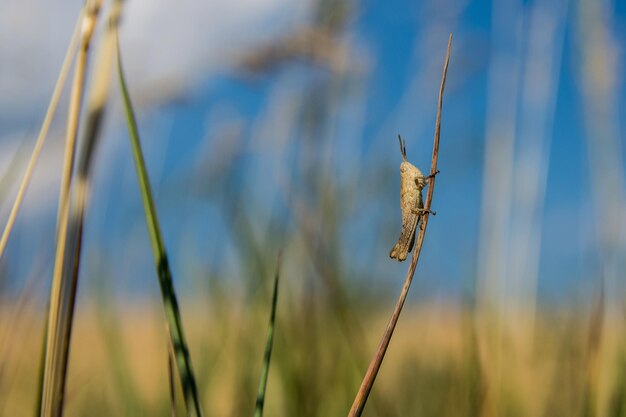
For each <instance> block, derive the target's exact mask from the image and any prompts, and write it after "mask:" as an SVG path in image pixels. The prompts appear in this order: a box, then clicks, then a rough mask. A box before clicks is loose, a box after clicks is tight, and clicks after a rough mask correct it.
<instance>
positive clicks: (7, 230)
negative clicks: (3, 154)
mask: <svg viewBox="0 0 626 417" xmlns="http://www.w3.org/2000/svg"><path fill="white" fill-rule="evenodd" d="M83 16H84V13H83V11H81V13H80V14H79V16H78V20H77V22H76V27H75V29H74V33H73V34H72V38H71V40H70V44H69V46H68V48H67V52H66V53H65V58H64V59H63V64H62V65H61V71H60V72H59V78H58V79H57V83H56V85H55V86H54V91H53V92H52V97H51V98H50V104H49V105H48V110H46V115H45V117H44V119H43V123H42V124H41V129H40V130H39V136H38V137H37V142H35V147H34V148H33V153H32V154H31V156H30V161H29V162H28V166H27V167H26V172H25V173H24V178H23V179H22V182H21V184H20V188H19V189H18V191H17V196H16V197H15V202H14V203H13V207H11V213H9V219H8V220H7V224H6V226H5V227H4V231H3V232H2V237H1V238H0V258H2V255H3V254H4V249H5V248H6V245H7V242H8V240H9V236H10V235H11V230H13V225H14V224H15V219H16V217H17V213H18V212H19V210H20V207H21V206H22V201H23V200H24V195H25V194H26V189H27V188H28V184H29V183H30V179H31V177H32V175H33V171H34V170H35V165H36V164H37V160H38V159H39V154H40V153H41V149H42V148H43V144H44V143H45V141H46V137H47V136H48V130H49V129H50V124H51V123H52V118H53V117H54V113H55V112H56V108H57V105H58V104H59V99H60V97H61V92H62V91H63V87H64V86H65V80H66V79H67V75H68V74H69V71H70V67H71V64H72V58H73V57H74V53H75V50H76V45H77V43H78V39H79V35H80V33H81V25H82V23H83Z"/></svg>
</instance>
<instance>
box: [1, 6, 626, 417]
mask: <svg viewBox="0 0 626 417" xmlns="http://www.w3.org/2000/svg"><path fill="white" fill-rule="evenodd" d="M17 3H18V2H13V3H9V4H8V6H7V10H8V12H7V13H6V14H5V13H0V19H5V20H3V22H4V24H0V27H5V28H11V27H13V26H12V25H11V24H10V22H9V21H7V20H6V19H9V18H10V17H11V16H13V17H15V16H21V15H22V13H23V14H24V15H26V16H28V17H33V15H29V14H28V13H25V12H24V10H27V9H28V7H29V6H28V5H29V4H30V5H31V6H30V7H33V10H34V16H35V17H36V18H37V19H38V20H39V19H42V20H44V21H45V19H44V17H42V15H45V13H43V11H44V10H45V7H46V6H45V5H43V4H39V3H37V2H36V1H35V0H33V1H32V2H31V3H28V2H26V3H23V4H22V3H20V4H22V5H20V6H18V5H17ZM211 3H212V2H210V3H208V4H209V6H207V7H208V9H207V10H212V9H211ZM68 4H70V5H71V4H72V3H68ZM192 4H193V3H192V2H183V3H182V4H181V6H180V8H179V9H178V10H177V11H171V15H172V16H171V21H170V20H168V17H170V16H168V13H166V12H161V14H159V13H157V11H158V10H159V9H162V10H168V8H169V6H167V5H164V4H162V3H154V5H146V4H144V3H141V2H139V3H137V2H133V1H130V2H128V9H127V10H128V14H126V15H124V20H123V22H122V29H121V34H120V42H121V48H122V51H126V49H125V45H128V48H129V49H128V50H129V52H126V53H125V54H124V56H125V64H127V65H128V69H129V71H128V83H129V89H130V91H131V95H133V97H137V109H136V111H137V113H138V116H139V120H138V122H139V128H140V131H141V136H142V141H143V145H144V147H145V152H146V160H147V165H148V171H149V174H150V178H151V181H152V184H153V187H154V190H155V197H156V205H157V208H158V210H159V217H160V218H161V220H162V223H163V224H162V226H163V233H164V236H165V240H166V244H167V247H168V249H169V252H170V253H169V254H170V256H171V264H172V270H173V271H174V276H175V277H176V280H177V281H176V285H177V290H178V295H179V302H180V304H181V309H182V317H183V322H184V324H185V326H186V333H187V338H188V343H189V346H190V350H191V356H192V358H193V362H194V368H195V372H196V378H197V382H198V388H199V391H200V396H201V398H202V405H203V408H204V411H205V414H206V415H208V416H241V415H250V414H252V412H253V410H254V402H255V396H256V391H257V384H258V379H259V373H260V369H261V359H262V355H263V348H264V345H265V336H266V335H265V332H266V326H267V317H268V315H269V311H270V310H269V309H270V301H271V288H272V277H273V267H274V260H275V257H276V253H277V252H278V250H279V249H280V248H282V249H283V264H284V266H283V270H282V271H283V272H282V274H281V290H280V291H281V296H280V300H279V305H278V311H277V314H278V317H277V324H276V333H275V340H274V352H273V356H272V364H271V368H270V372H269V380H268V394H267V398H266V400H265V414H266V415H268V416H278V415H284V416H305V417H306V416H334V415H343V414H345V413H346V412H347V410H348V409H349V407H350V404H351V403H352V399H353V398H354V395H355V393H356V390H357V389H358V386H359V383H360V380H361V378H362V376H363V374H364V373H365V370H366V368H367V364H368V363H369V360H370V358H371V355H372V354H373V352H374V350H375V347H376V345H377V342H378V338H379V337H380V335H381V334H382V331H383V329H384V325H385V322H386V320H387V316H388V314H389V312H390V311H391V303H392V301H393V299H394V297H395V295H396V293H397V292H398V291H399V288H400V285H401V277H402V276H403V272H404V269H405V268H406V266H407V265H405V264H397V263H395V262H391V261H390V260H388V258H387V253H388V251H389V248H390V247H391V245H392V244H393V242H394V239H395V238H397V234H398V233H399V230H400V229H399V228H400V211H399V207H398V190H399V177H398V173H397V166H398V164H399V162H400V158H399V155H398V152H397V143H396V142H395V141H396V134H397V133H398V132H400V133H402V135H403V137H405V138H406V139H407V150H408V154H409V160H411V161H412V162H413V163H415V164H416V165H417V166H418V167H420V168H422V170H423V171H424V169H425V168H426V167H427V162H428V159H427V158H428V157H429V155H430V152H431V149H430V143H431V138H432V130H433V128H434V115H435V110H436V90H437V88H438V82H439V77H440V70H441V64H442V62H443V55H444V53H445V45H446V42H447V37H448V33H449V32H454V33H455V46H454V48H453V50H452V58H451V63H450V72H449V83H448V87H447V91H446V97H445V99H444V112H443V122H442V138H441V154H440V155H441V156H440V169H441V170H442V173H441V174H440V176H439V177H438V183H437V190H436V192H435V196H434V209H435V210H436V211H437V212H438V216H437V217H435V218H433V219H431V222H430V227H429V232H428V234H427V236H426V242H425V249H424V253H423V255H422V258H423V261H422V262H421V263H420V264H419V265H418V269H417V273H416V281H415V282H414V287H413V289H412V291H411V294H410V296H409V298H410V302H409V304H408V305H407V309H406V310H405V312H404V314H403V316H402V317H401V319H400V322H399V327H398V329H397V330H396V334H395V337H394V339H393V340H392V343H391V346H390V349H389V351H388V354H387V357H386V359H385V362H384V364H383V367H382V369H381V372H380V374H379V376H378V379H377V383H376V384H375V386H374V389H373V392H372V394H371V397H370V400H369V402H368V405H367V407H366V410H365V413H364V414H365V415H367V416H546V417H547V416H611V417H612V416H616V417H617V416H624V415H626V374H625V370H626V367H625V365H626V357H625V354H626V351H625V347H626V344H625V343H624V342H625V340H624V336H625V334H624V310H623V296H624V285H623V277H624V272H623V271H624V270H625V269H624V267H625V266H626V265H624V264H625V262H624V259H625V257H624V248H625V244H624V243H625V240H626V229H625V220H626V218H625V216H624V213H626V210H625V208H626V207H625V201H626V199H625V198H624V191H625V187H624V179H625V177H626V174H625V171H624V167H623V159H624V157H625V154H624V152H625V148H624V146H623V144H624V139H623V131H624V123H623V120H624V118H623V115H624V110H623V108H624V107H623V103H624V98H625V96H626V95H625V89H624V86H623V77H622V75H621V73H622V72H623V67H624V59H623V50H624V39H625V37H624V36H623V35H624V29H623V28H624V27H625V26H624V22H625V21H626V20H625V17H626V10H625V8H624V6H623V5H622V4H621V3H620V2H615V3H611V2H595V1H592V0H576V1H573V0H572V1H566V0H550V1H546V2H544V1H531V2H521V1H493V2H465V1H458V0H450V1H446V2H437V1H432V2H425V3H423V4H419V5H413V4H409V2H403V1H397V2H393V3H392V4H387V3H386V2H384V1H374V0H372V1H363V2H356V1H338V2H330V1H324V0H320V1H310V2H306V3H303V6H302V8H303V9H304V11H298V12H297V13H296V12H295V11H293V10H291V9H288V8H287V10H288V12H286V13H285V12H284V13H282V14H281V13H278V12H277V13H275V14H272V13H269V15H268V16H269V18H268V17H267V16H266V17H265V19H266V20H264V21H263V22H262V23H261V24H259V25H258V27H257V28H256V32H252V35H248V36H250V37H253V38H254V37H255V36H256V37H258V39H256V41H254V42H252V41H247V42H244V41H241V40H237V39H233V40H232V42H233V45H236V46H237V47H235V46H233V47H232V48H231V49H229V48H228V47H227V46H229V45H230V43H229V41H230V39H229V38H228V36H225V39H226V40H223V39H221V38H219V36H217V37H216V38H215V39H220V41H223V42H224V44H225V46H224V47H223V48H222V49H219V48H218V49H217V51H218V52H217V53H215V54H216V55H215V56H217V59H218V60H220V59H223V60H225V61H227V62H228V64H227V65H225V66H223V67H220V69H219V71H215V70H213V71H208V70H207V75H204V76H199V75H198V72H201V70H202V69H207V68H213V67H212V66H211V64H207V63H203V61H202V59H197V60H196V61H194V65H196V66H197V68H195V69H194V71H190V72H189V73H188V72H185V68H187V67H184V66H181V65H179V66H176V65H174V70H175V71H174V72H169V73H168V72H166V73H158V72H155V71H156V70H155V68H151V66H152V65H154V66H157V65H163V63H160V64H159V63H158V62H155V61H153V60H152V59H150V50H149V49H146V50H145V51H143V50H142V49H140V48H137V46H136V45H135V46H134V44H133V42H135V43H136V44H138V45H141V43H138V41H137V39H143V40H144V42H146V43H148V44H155V43H156V45H157V47H156V49H157V50H159V47H160V48H162V49H163V51H168V49H167V47H168V42H164V41H161V43H158V42H157V41H156V40H157V39H159V38H158V36H159V34H158V33H156V32H151V31H150V29H151V28H154V26H156V27H161V28H163V32H165V33H166V34H168V35H170V36H171V34H172V33H180V34H185V33H186V32H187V31H189V32H190V33H191V34H193V35H195V36H197V35H198V32H197V30H196V29H193V30H192V29H191V25H190V27H189V28H186V27H185V26H184V25H182V26H180V25H179V26H175V25H174V22H176V21H180V20H181V19H179V20H176V18H177V17H180V16H179V15H177V14H176V13H177V12H180V13H182V12H185V11H187V12H188V13H196V14H198V13H197V12H198V9H196V8H195V7H199V6H192ZM236 4H237V5H238V6H239V7H241V8H245V7H246V6H250V5H248V4H246V3H245V2H241V4H239V3H236ZM270 5H273V7H275V8H276V9H280V8H281V7H283V6H284V7H286V6H285V5H284V4H283V3H281V2H275V3H271V4H270ZM73 6H75V9H76V10H73V9H72V8H71V7H70V6H66V10H67V11H68V17H67V18H66V21H71V20H72V19H74V18H75V16H76V14H77V13H78V8H79V7H80V4H79V2H74V4H73ZM170 6H171V5H170ZM213 6H214V7H215V10H216V12H215V13H217V15H218V17H219V13H218V12H219V11H220V10H222V9H220V8H219V7H218V5H213ZM268 7H270V6H268ZM38 8H39V9H38ZM200 10H204V9H200ZM237 12H239V11H238V10H236V13H237ZM291 12H293V13H294V16H295V15H297V17H293V18H290V17H289V13H291ZM142 13H143V14H142ZM241 13H242V14H243V13H244V11H243V10H242V11H241ZM2 15H4V17H2ZM286 15H287V16H286ZM146 16H147V17H146ZM159 16H160V19H161V20H159ZM182 16H185V15H184V13H183V14H182ZM134 18H136V19H134ZM142 19H143V20H142ZM151 19H152V20H151ZM203 19H206V20H207V21H209V20H210V17H209V14H208V13H207V14H206V16H204V17H203ZM224 19H225V20H226V21H227V22H230V21H231V20H229V19H226V18H224ZM272 19H276V20H275V21H276V22H277V23H276V26H280V29H276V28H274V29H272V23H273V22H274V20H272ZM38 20H37V21H38ZM183 21H184V20H183ZM146 22H148V23H150V22H152V26H151V25H150V24H148V23H146ZM154 22H156V23H154ZM168 22H169V23H171V25H172V26H169V25H166V23H168ZM248 23H249V24H250V27H254V24H253V23H251V22H248ZM207 25H208V23H207ZM33 26H34V29H33V30H34V32H35V33H36V35H37V36H38V37H41V38H45V37H46V33H47V32H46V31H47V30H50V29H49V28H47V27H46V26H39V27H37V26H36V25H33ZM236 29H237V32H245V31H246V29H248V27H244V26H238V27H236ZM63 30H65V29H63ZM125 30H126V32H125ZM142 30H145V33H143V32H142ZM231 30H232V29H231ZM6 31H7V33H8V34H9V35H10V36H12V37H5V39H11V41H10V42H9V43H10V44H11V45H13V47H14V48H16V49H19V48H20V47H22V48H23V47H24V45H21V44H20V38H19V37H18V36H17V33H18V32H10V31H9V29H6ZM70 31H71V25H69V24H68V27H67V31H66V33H67V34H68V36H69V33H70ZM137 33H139V35H137ZM267 33H269V35H268V34H267ZM230 34H232V32H228V34H227V35H230ZM68 39H69V38H68ZM125 39H127V40H128V42H127V44H125ZM174 39H175V38H174V37H173V36H172V37H171V38H170V39H169V41H170V42H172V43H174V49H183V48H190V49H191V50H192V51H194V53H196V54H197V53H202V52H203V48H204V47H206V48H208V49H210V48H213V46H211V43H212V42H213V43H218V42H219V41H218V40H215V39H214V38H212V37H211V36H208V37H207V38H200V39H196V38H193V37H191V38H187V39H186V41H187V43H176V42H174ZM183 39H185V38H183ZM179 40H180V39H179ZM201 41H205V42H204V44H203V42H201ZM64 42H67V39H66V40H64ZM198 44H200V46H197V45H198ZM242 45H243V46H242ZM26 46H28V45H26ZM152 47H153V48H155V46H154V45H153V46H152ZM133 48H135V49H133ZM11 50H12V49H11ZM6 51H7V49H6V47H5V49H2V48H1V47H0V52H6ZM142 51H143V52H142ZM9 52H10V51H9ZM45 52H46V53H43V54H40V55H41V57H43V58H46V59H47V61H44V62H47V63H50V62H55V63H56V62H59V63H60V60H61V58H62V53H59V54H58V56H56V55H55V58H54V59H51V58H50V55H53V52H52V51H45ZM170 52H171V50H170ZM142 54H143V55H142ZM25 55H27V53H25ZM19 57H20V59H15V56H14V55H11V53H8V52H7V53H6V55H2V57H0V60H2V62H7V63H10V64H11V65H7V67H8V66H15V67H16V68H18V69H20V68H22V69H23V66H24V65H25V64H24V62H31V63H32V62H37V61H28V60H27V59H26V58H22V55H19ZM5 58H6V59H5ZM213 59H215V57H214V58H213ZM171 60H172V61H174V63H175V64H181V62H185V59H184V57H183V58H181V57H180V56H178V57H176V56H175V57H173V58H171ZM206 60H207V61H208V60H209V58H206ZM197 61H200V62H201V63H202V64H199V63H198V62H197ZM202 65H205V66H202ZM7 67H4V68H5V69H4V70H0V74H2V78H1V79H0V88H2V89H3V90H2V91H4V92H5V94H3V96H4V99H2V101H0V106H1V107H2V109H3V111H2V113H3V115H2V116H0V120H1V121H2V123H1V124H2V126H4V127H3V128H0V146H2V153H1V154H2V156H1V161H2V165H1V166H0V174H1V175H2V180H1V182H0V203H1V206H0V209H1V212H0V213H1V214H2V217H1V219H3V220H2V221H3V223H2V224H3V225H4V219H5V218H6V214H7V213H8V210H9V208H10V205H11V203H12V201H13V199H14V196H15V192H16V189H17V184H18V183H19V181H20V179H21V176H22V172H23V169H24V168H23V167H25V163H26V162H25V161H26V160H27V159H28V154H29V152H30V148H31V147H32V140H31V137H32V136H33V131H34V130H35V129H36V128H34V126H37V125H38V123H40V121H39V120H40V119H41V114H40V111H39V107H38V106H39V104H38V102H37V101H36V100H35V99H32V100H31V101H28V100H27V99H29V98H31V97H37V95H38V94H43V92H42V91H38V92H35V93H33V92H31V91H29V90H27V89H26V87H22V90H20V91H22V92H23V94H22V93H21V92H20V91H18V93H17V94H15V95H11V94H10V93H11V91H12V90H11V88H9V87H10V86H13V85H16V84H17V82H16V81H15V79H14V78H11V76H10V74H9V73H8V72H6V71H7V70H6V68H7ZM34 68H35V69H32V68H31V69H30V71H31V73H28V74H27V75H23V78H25V79H28V78H29V77H36V76H37V74H38V72H42V73H43V74H44V75H48V73H51V74H52V75H54V74H55V73H56V70H57V69H56V66H55V65H54V64H50V65H49V66H46V67H43V66H42V65H35V67H34ZM181 68H182V70H181ZM2 71H5V72H2ZM142 71H143V72H142ZM150 71H152V72H150ZM176 71H178V72H176ZM31 74H32V75H31ZM155 74H157V75H158V74H161V75H160V76H159V77H157V76H155ZM163 74H165V75H163ZM172 74H174V75H172ZM7 86H9V87H7ZM50 88H51V86H45V87H41V88H40V90H42V89H45V91H48V89H50ZM112 96H113V97H114V98H113V99H112V100H111V104H110V106H109V109H108V114H107V119H106V125H105V129H104V132H105V134H104V137H103V138H102V142H103V143H102V148H101V152H100V155H99V159H98V161H97V162H96V167H95V173H94V186H93V187H94V188H93V191H92V197H91V203H90V207H89V209H88V213H87V218H86V230H85V243H84V250H83V263H82V265H81V278H80V280H81V281H80V284H79V293H78V306H77V314H76V318H75V328H74V331H73V338H72V345H71V355H70V362H69V363H70V365H69V376H68V386H67V400H66V410H65V411H66V415H69V416H73V415H76V416H78V415H89V416H97V415H102V416H104V415H128V416H134V415H167V414H168V413H169V412H170V403H169V393H168V390H169V387H168V376H167V359H168V356H167V355H168V353H167V337H166V331H165V328H164V326H163V322H162V314H163V313H162V306H161V305H160V301H159V297H160V296H159V293H158V285H157V282H156V279H155V278H156V277H155V274H154V269H153V267H152V265H151V264H152V258H151V255H150V245H149V240H148V235H147V233H146V229H145V224H144V223H145V222H144V219H143V213H142V210H143V209H142V207H141V199H140V195H139V192H138V188H137V185H136V180H135V177H134V168H133V166H132V158H131V153H130V147H129V146H128V141H127V138H126V136H125V127H124V126H123V123H122V117H123V116H122V110H121V105H120V104H119V97H118V96H117V93H116V92H115V93H113V94H112ZM11 100H13V103H12V104H7V102H10V101H11ZM20 100H22V101H20ZM20 103H21V104H20ZM18 109H22V110H21V111H19V112H18ZM60 113H61V114H60V115H59V116H58V117H57V121H56V131H55V130H54V126H53V131H52V133H51V137H50V143H49V144H48V145H46V147H45V148H44V151H43V152H44V153H43V159H42V161H41V164H40V165H39V167H38V170H37V171H36V172H35V183H34V184H33V187H31V190H30V192H29V193H27V196H26V200H25V201H26V203H25V204H26V207H25V209H24V210H23V212H22V213H21V214H20V217H18V222H17V225H16V229H15V231H14V233H13V235H12V237H11V239H10V241H9V245H8V247H7V251H6V252H5V254H4V255H3V257H2V259H0V415H7V416H21V415H32V414H33V412H34V410H35V406H36V401H37V392H38V391H37V390H38V387H37V384H38V382H37V381H38V376H37V372H38V364H39V357H40V354H41V353H40V352H41V348H42V339H43V323H44V314H45V306H46V299H47V295H46V294H47V292H48V288H49V286H50V277H51V272H52V258H53V252H54V250H53V248H54V246H53V244H54V230H55V229H54V219H55V217H56V211H55V207H56V200H55V199H54V198H55V197H54V195H53V193H52V192H50V191H49V190H51V189H52V190H55V191H56V190H57V189H58V181H59V178H60V161H61V154H62V145H61V142H62V141H61V140H59V139H60V137H62V135H63V133H62V129H63V128H64V126H63V122H59V121H62V120H65V118H64V114H63V112H60ZM177 389H178V390H179V392H178V398H179V399H182V394H181V392H180V387H178V388H177ZM182 406H183V403H182V401H178V407H179V410H178V414H179V415H183V414H184V410H183V409H182V408H181V407H182Z"/></svg>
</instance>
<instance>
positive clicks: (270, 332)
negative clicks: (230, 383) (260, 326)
mask: <svg viewBox="0 0 626 417" xmlns="http://www.w3.org/2000/svg"><path fill="white" fill-rule="evenodd" d="M279 277H280V252H279V253H278V259H277V260H276V273H275V274H274V293H273V295H272V310H271V312H270V322H269V325H268V327H267V342H266V343H265V353H264V354H263V366H262V367H261V376H260V378H259V391H258V393H257V396H256V406H255V408H254V417H262V416H263V406H264V405H265V392H266V391H267V376H268V375H269V371H270V360H271V359H272V345H273V342H274V327H275V323H276V305H277V304H278V280H279Z"/></svg>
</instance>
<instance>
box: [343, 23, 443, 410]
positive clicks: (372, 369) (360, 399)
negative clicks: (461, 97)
mask: <svg viewBox="0 0 626 417" xmlns="http://www.w3.org/2000/svg"><path fill="white" fill-rule="evenodd" d="M451 45H452V34H450V38H449V39H448V49H447V51H446V60H445V63H444V66H443V76H442V78H441V86H440V88H439V103H438V106H437V120H436V122H435V138H434V145H433V156H432V160H431V164H430V183H429V185H428V193H427V194H426V202H425V205H424V208H425V210H426V211H425V213H424V215H423V216H422V220H421V221H422V226H421V227H420V229H419V232H418V235H417V242H416V244H415V249H414V250H413V257H412V258H411V264H410V265H409V270H408V271H407V273H406V277H405V279H404V285H403V286H402V291H401V292H400V297H399V298H398V301H397V303H396V307H395V308H394V310H393V314H392V315H391V319H390V320H389V323H388V324H387V328H386V329H385V333H384V334H383V337H382V339H381V340H380V343H379V344H378V349H376V353H375V355H374V358H373V359H372V362H371V363H370V366H369V368H368V369H367V373H366V374H365V377H364V378H363V381H362V382H361V387H360V388H359V392H358V393H357V395H356V397H355V399H354V403H353V404H352V408H351V409H350V412H349V413H348V416H349V417H356V416H360V415H361V413H362V412H363V409H364V408H365V403H366V402H367V397H368V396H369V393H370V391H371V390H372V386H373V385H374V381H375V379H376V375H378V370H379V369H380V365H381V364H382V363H383V359H384V357H385V353H386V352H387V347H388V346H389V342H390V341H391V336H393V332H394V330H395V328H396V324H397V323H398V318H399V317H400V312H401V311H402V307H403V306H404V301H405V300H406V296H407V294H408V293H409V288H410V286H411V281H413V275H414V273H415V268H416V267H417V261H418V260H419V257H420V252H421V251H422V245H423V243H424V236H425V235H426V226H427V225H428V217H429V210H430V204H431V202H432V199H433V189H434V188H435V174H436V172H437V159H438V157H439V136H440V133H441V108H442V105H443V90H444V87H445V84H446V74H447V72H448V62H449V61H450V47H451Z"/></svg>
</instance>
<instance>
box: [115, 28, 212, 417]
mask: <svg viewBox="0 0 626 417" xmlns="http://www.w3.org/2000/svg"><path fill="white" fill-rule="evenodd" d="M116 45H117V58H118V59H117V69H118V79H119V85H120V90H121V93H122V99H123V100H124V112H125V114H126V122H127V124H128V133H129V137H130V142H131V146H132V149H133V158H134V160H135V168H136V170H137V178H138V180H139V188H140V189H141V197H142V200H143V206H144V210H145V216H146V223H147V226H148V232H149V234H150V242H151V245H152V252H153V254H154V262H155V266H156V269H157V274H158V277H159V284H160V287H161V295H162V297H163V307H164V309H165V317H166V321H167V325H168V326H169V329H170V340H171V343H172V346H173V347H174V353H175V361H176V366H177V368H178V374H179V377H180V382H181V385H182V387H183V393H184V397H185V405H186V407H187V414H188V415H190V416H201V415H202V410H201V408H200V400H199V398H198V389H197V388H196V379H195V377H194V373H193V369H192V367H191V357H190V355H189V349H188V347H187V342H186V341H185V335H184V332H183V324H182V320H181V317H180V311H179V308H178V301H177V299H176V293H175V291H174V284H173V282H172V273H171V271H170V267H169V263H168V260H167V253H166V251H165V245H164V243H163V237H162V234H161V229H160V226H159V221H158V218H157V213H156V208H155V205H154V199H153V197H152V191H151V187H150V182H149V179H148V172H147V170H146V165H145V162H144V159H143V153H142V151H141V144H140V142H139V133H138V129H137V122H136V120H135V114H134V111H133V108H132V104H131V101H130V96H129V94H128V89H127V88H126V81H125V80H124V71H123V69H122V60H121V55H120V49H119V39H118V37H117V33H116Z"/></svg>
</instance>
